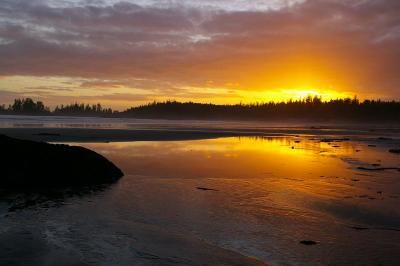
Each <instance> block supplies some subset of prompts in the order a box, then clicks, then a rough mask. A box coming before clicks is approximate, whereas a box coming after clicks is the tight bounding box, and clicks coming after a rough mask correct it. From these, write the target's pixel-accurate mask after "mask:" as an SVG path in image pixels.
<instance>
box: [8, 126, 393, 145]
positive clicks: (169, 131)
mask: <svg viewBox="0 0 400 266" xmlns="http://www.w3.org/2000/svg"><path fill="white" fill-rule="evenodd" d="M0 134H4V135H8V136H10V137H14V138H20V139H27V140H35V141H47V142H123V141H171V140H200V139H213V138H221V137H251V136H258V137H272V136H296V135H303V136H304V135H305V136H320V137H323V136H326V137H328V139H327V141H329V140H334V141H338V140H341V139H345V138H346V137H357V138H362V137H364V138H375V139H380V140H381V141H383V140H391V139H392V138H393V137H394V138H396V137H398V136H399V134H398V132H397V130H385V129H382V130H373V131H371V130H368V129H365V128H363V129H356V128H350V129H345V128H342V129H334V128H323V129H322V128H321V129H316V128H285V127H283V128H262V129H260V128H236V129H235V128H226V127H224V126H221V127H220V128H218V127H213V128H209V127H203V128H199V127H193V128H191V127H190V126H187V127H184V128H182V127H176V128H173V127H169V128H160V129H157V128H143V129H142V128H133V129H107V128H46V127H44V128H41V127H38V128H35V127H29V128H18V127H14V128H0ZM331 136H335V137H334V138H336V139H332V138H331Z"/></svg>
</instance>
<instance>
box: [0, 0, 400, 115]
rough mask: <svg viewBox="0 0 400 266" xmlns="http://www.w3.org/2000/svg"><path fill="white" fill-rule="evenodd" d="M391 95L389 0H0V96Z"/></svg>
mask: <svg viewBox="0 0 400 266" xmlns="http://www.w3.org/2000/svg"><path fill="white" fill-rule="evenodd" d="M307 94H313V95H314V94H317V95H320V96H322V97H323V98H324V99H331V98H338V97H346V96H350V97H353V96H354V95H358V97H359V98H361V99H365V98H381V99H396V100H399V99H400V1H399V0H309V1H305V0H251V1H245V0H201V1H198V0H158V1H156V0H136V1H134V0H125V1H119V0H103V1H98V0H96V1H95V0H0V103H9V102H11V101H12V100H13V99H14V98H18V97H27V96H29V97H33V98H34V99H36V100H39V99H40V100H43V101H44V102H45V103H47V104H48V105H50V106H54V105H56V104H60V103H71V102H75V101H79V102H88V103H93V102H101V103H103V105H106V106H111V107H113V108H116V109H123V108H126V107H128V106H135V105H138V104H142V103H146V102H150V101H153V100H157V101H161V100H166V99H175V100H179V101H195V102H213V103H239V102H256V101H258V102H262V101H270V100H275V101H280V100H288V99H290V98H292V99H298V98H301V97H304V96H306V95H307Z"/></svg>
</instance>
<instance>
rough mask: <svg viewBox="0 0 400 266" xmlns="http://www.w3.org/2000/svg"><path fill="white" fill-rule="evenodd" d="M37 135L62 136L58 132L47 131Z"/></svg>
mask: <svg viewBox="0 0 400 266" xmlns="http://www.w3.org/2000/svg"><path fill="white" fill-rule="evenodd" d="M36 135H37V136H49V137H60V136H61V134H58V133H46V132H43V133H38V134H36Z"/></svg>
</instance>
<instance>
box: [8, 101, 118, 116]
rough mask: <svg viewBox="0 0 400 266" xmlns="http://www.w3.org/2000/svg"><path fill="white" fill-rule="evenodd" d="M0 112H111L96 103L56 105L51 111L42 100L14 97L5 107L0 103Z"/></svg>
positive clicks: (80, 113)
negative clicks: (12, 101)
mask: <svg viewBox="0 0 400 266" xmlns="http://www.w3.org/2000/svg"><path fill="white" fill-rule="evenodd" d="M0 113H3V114H4V113H8V114H26V115H35V114H38V115H110V114H112V113H113V110H112V109H111V108H103V107H102V106H101V104H100V103H98V104H92V105H89V104H84V103H73V104H67V105H61V106H58V105H57V106H56V107H55V108H54V110H53V111H51V110H50V108H49V107H47V106H45V105H44V103H43V102H41V101H37V102H35V101H34V100H32V99H31V98H26V99H15V100H14V103H13V104H10V105H9V106H8V107H6V106H5V105H4V104H3V105H0Z"/></svg>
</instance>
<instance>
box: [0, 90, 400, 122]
mask: <svg viewBox="0 0 400 266" xmlns="http://www.w3.org/2000/svg"><path fill="white" fill-rule="evenodd" d="M0 114H23V115H61V116H62V115H66V116H101V117H124V118H127V117H130V118H148V119H151V118H156V119H211V120H259V121H281V120H311V121H359V122H379V121H380V122H384V121H395V122H400V102H399V101H382V100H364V101H360V100H358V99H357V98H356V97H355V98H353V99H351V98H345V99H336V100H330V101H323V100H322V99H321V98H320V97H311V96H309V97H307V98H305V99H302V100H294V101H293V100H289V101H287V102H268V103H254V104H234V105H217V104H211V103H210V104H204V103H194V102H177V101H165V102H152V103H149V104H146V105H141V106H137V107H132V108H129V109H127V110H124V111H114V110H112V109H111V108H103V107H102V105H101V104H95V105H88V104H84V103H73V104H69V105H61V106H56V107H55V108H54V109H53V110H50V108H49V107H47V106H45V105H44V103H43V102H41V101H38V102H35V101H33V100H32V99H30V98H26V99H15V100H14V103H13V104H10V105H9V106H8V107H6V106H5V105H0Z"/></svg>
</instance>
